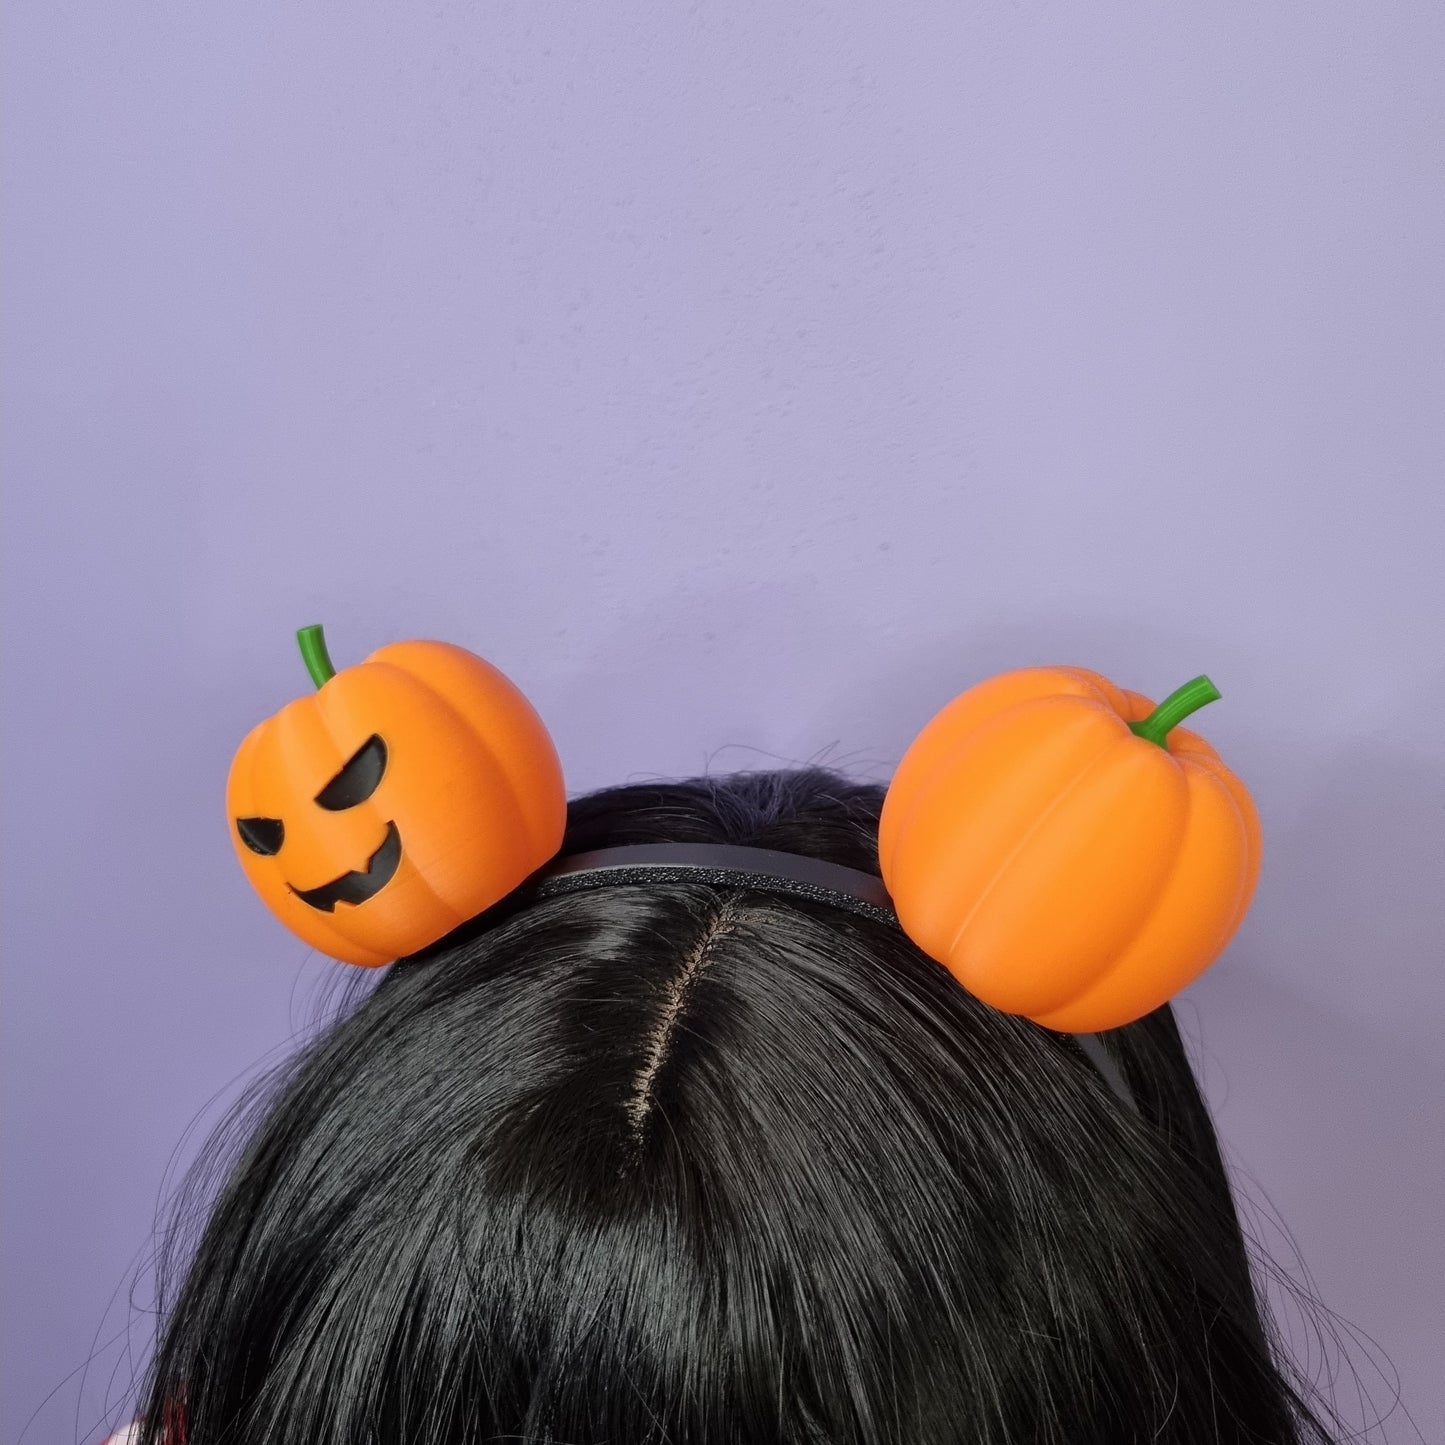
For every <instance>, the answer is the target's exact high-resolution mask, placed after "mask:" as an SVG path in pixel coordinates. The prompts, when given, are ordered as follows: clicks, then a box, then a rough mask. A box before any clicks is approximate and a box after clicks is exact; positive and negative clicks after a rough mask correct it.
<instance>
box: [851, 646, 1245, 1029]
mask: <svg viewBox="0 0 1445 1445" xmlns="http://www.w3.org/2000/svg"><path fill="white" fill-rule="evenodd" d="M1153 710H1154V704H1153V703H1151V702H1150V701H1149V700H1148V699H1147V698H1146V697H1143V696H1141V695H1140V694H1139V693H1135V692H1126V691H1123V690H1122V689H1120V688H1118V687H1115V686H1114V684H1113V683H1111V682H1110V681H1109V680H1108V679H1107V678H1105V677H1102V676H1101V675H1100V674H1098V673H1096V672H1090V671H1088V670H1087V669H1085V668H1074V667H1040V668H1022V669H1019V670H1017V671H1014V672H1008V673H1004V674H1002V675H1000V676H998V677H994V678H991V679H989V680H988V681H987V682H984V683H981V684H980V685H979V686H977V687H974V688H971V689H970V690H969V691H967V692H965V693H963V694H962V695H961V696H959V697H957V698H955V699H954V701H953V702H952V703H950V704H949V705H948V706H947V707H945V708H944V709H943V711H942V712H940V713H939V714H938V715H937V716H936V717H935V718H934V719H933V720H932V721H931V722H930V723H929V724H928V726H927V727H926V728H925V729H924V730H923V732H922V733H921V734H920V735H919V737H918V739H917V740H916V741H915V742H914V743H913V745H912V746H911V747H910V748H909V749H908V751H907V753H906V754H905V756H904V758H903V760H902V762H901V763H900V765H899V767H898V770H897V772H896V773H895V775H894V778H893V781H892V783H891V785H890V787H889V789H888V795H887V799H886V802H885V805H884V809H883V815H882V820H881V826H880V829H879V850H878V851H879V861H880V864H881V868H882V873H883V879H884V882H885V883H886V885H887V887H888V890H889V892H890V894H891V895H892V898H893V902H894V906H895V907H896V908H897V910H898V916H899V921H900V922H901V923H902V925H903V927H904V928H905V929H906V930H907V932H908V934H909V936H910V937H911V938H912V939H913V940H914V942H915V943H917V944H918V945H919V947H920V948H922V949H923V950H924V952H926V953H928V954H929V955H930V957H933V958H935V959H937V960H938V961H939V962H940V963H942V964H943V965H944V966H945V967H947V968H948V970H949V971H950V972H951V973H952V974H953V975H954V976H955V977H956V978H957V979H958V980H959V982H960V983H962V984H963V986H964V987H965V988H967V989H968V990H969V991H970V992H971V993H973V994H975V995H976V996H977V997H979V998H980V999H982V1000H983V1001H984V1002H986V1003H988V1004H991V1005H992V1006H993V1007H995V1008H998V1009H1001V1010H1003V1011H1004V1012H1006V1013H1013V1014H1022V1015H1025V1016H1027V1017H1029V1018H1032V1019H1034V1020H1035V1021H1036V1022H1038V1023H1040V1024H1043V1025H1045V1026H1046V1027H1048V1028H1052V1029H1057V1030H1060V1031H1067V1032H1074V1033H1089V1032H1094V1031H1096V1030H1099V1029H1107V1028H1115V1027H1118V1026H1120V1025H1122V1024H1125V1023H1129V1022H1132V1021H1133V1020H1134V1019H1137V1018H1140V1017H1142V1016H1143V1015H1144V1014H1146V1013H1148V1012H1150V1011H1151V1010H1152V1009H1155V1008H1157V1007H1158V1006H1159V1005H1160V1004H1162V1003H1164V1002H1165V1001H1166V1000H1168V999H1169V998H1171V997H1172V996H1173V995H1174V994H1175V993H1177V992H1178V991H1179V990H1180V989H1182V988H1184V987H1185V986H1186V985H1187V984H1188V983H1189V982H1191V981H1192V980H1193V979H1194V978H1196V977H1197V976H1198V975H1199V974H1200V973H1202V972H1203V971H1204V969H1206V968H1207V967H1208V966H1209V965H1210V964H1211V963H1212V962H1213V961H1214V959H1215V958H1216V957H1217V956H1218V955H1219V954H1220V952H1222V950H1223V949H1224V947H1225V945H1226V944H1227V943H1228V942H1229V940H1230V938H1231V937H1232V936H1233V934H1234V932H1235V930H1236V929H1237V928H1238V926H1239V924H1240V921H1241V920H1242V919H1243V917H1244V915H1245V912H1246V911H1247V909H1248V907H1249V903H1250V899H1251V897H1252V896H1253V893H1254V888H1255V884H1256V882H1257V880H1258V876H1259V866H1260V847H1261V840H1260V829H1259V820H1258V816H1257V814H1256V812H1255V808H1254V804H1253V801H1252V800H1251V798H1250V796H1249V793H1248V791H1247V790H1246V789H1245V787H1244V785H1243V784H1242V783H1241V782H1240V781H1239V779H1238V778H1236V777H1235V776H1234V774H1233V773H1231V772H1230V771H1229V769H1228V768H1226V767H1225V765H1224V764H1223V762H1222V761H1221V760H1220V758H1219V755H1218V754H1217V753H1216V752H1215V750H1214V749H1213V748H1212V747H1210V745H1209V744H1208V743H1207V742H1205V741H1204V740H1203V739H1202V738H1201V737H1199V736H1198V735H1197V734H1195V733H1193V732H1190V731H1189V730H1187V729H1186V728H1184V727H1175V728H1173V729H1172V730H1171V731H1170V732H1169V733H1168V735H1167V738H1166V744H1167V748H1166V747H1161V746H1160V745H1159V744H1158V743H1155V742H1152V741H1150V740H1148V739H1147V738H1142V737H1139V736H1137V735H1135V734H1134V733H1133V732H1131V731H1130V729H1129V724H1130V723H1131V722H1134V721H1138V720H1142V719H1143V718H1145V717H1147V716H1148V715H1149V714H1150V713H1151V712H1152V711H1153Z"/></svg>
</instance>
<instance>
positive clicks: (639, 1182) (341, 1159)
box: [145, 769, 1327, 1445]
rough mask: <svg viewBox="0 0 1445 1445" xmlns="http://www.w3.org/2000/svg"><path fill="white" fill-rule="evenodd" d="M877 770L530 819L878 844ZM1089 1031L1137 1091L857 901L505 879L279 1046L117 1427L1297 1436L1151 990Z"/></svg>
mask: <svg viewBox="0 0 1445 1445" xmlns="http://www.w3.org/2000/svg"><path fill="white" fill-rule="evenodd" d="M882 799H883V790H882V789H881V788H878V787H873V786H866V785H859V784H854V783H850V782H848V781H846V780H845V779H843V778H841V777H839V776H837V775H836V774H833V773H830V772H826V771H823V770H819V769H809V770H804V771H797V772H783V773H764V774H743V775H735V776H732V777H723V778H703V779H697V780H693V781H689V782H681V783H656V784H646V785H641V786H632V787H623V788H616V789H610V790H607V791H604V792H601V793H597V794H593V795H591V796H589V797H585V798H581V799H578V800H575V801H573V802H572V804H571V805H570V808H569V821H568V830H567V836H566V840H565V843H564V846H563V852H564V854H565V853H576V852H581V851H585V850H589V849H593V848H600V847H606V846H614V845H623V844H629V843H646V842H663V841H668V842H715V843H734V844H750V845H754V846H757V847H763V848H770V849H776V850H780V851H786V852H794V853H799V854H804V855H809V856H813V857H817V858H822V859H827V860H830V861H832V862H836V863H840V864H843V865H846V866H850V867H853V868H858V869H862V870H866V871H870V872H872V871H876V868H877V846H876V831H877V822H878V813H879V808H880V806H881V803H882ZM1106 1042H1107V1046H1108V1049H1109V1052H1110V1054H1111V1056H1112V1057H1113V1059H1114V1060H1115V1062H1116V1063H1117V1064H1118V1066H1119V1068H1120V1069H1121V1070H1122V1072H1123V1074H1124V1077H1125V1078H1126V1080H1127V1081H1128V1084H1129V1086H1130V1090H1131V1092H1132V1093H1133V1095H1134V1098H1135V1100H1136V1101H1137V1105H1138V1112H1137V1113H1135V1112H1133V1111H1132V1110H1130V1109H1129V1108H1127V1107H1125V1106H1124V1105H1123V1104H1122V1103H1121V1101H1120V1099H1119V1098H1117V1097H1116V1096H1115V1094H1114V1093H1113V1092H1111V1090H1110V1088H1109V1086H1108V1084H1107V1083H1106V1082H1105V1080H1104V1079H1103V1078H1102V1077H1101V1075H1100V1073H1099V1072H1098V1071H1097V1070H1096V1069H1095V1068H1094V1067H1093V1066H1092V1065H1091V1064H1090V1063H1089V1062H1088V1060H1087V1059H1086V1058H1085V1057H1083V1055H1081V1054H1080V1052H1079V1051H1078V1049H1077V1048H1076V1047H1074V1046H1073V1045H1072V1044H1071V1042H1070V1041H1069V1040H1068V1039H1067V1038H1066V1037H1064V1036H1060V1035H1056V1034H1053V1033H1050V1032H1048V1031H1047V1030H1045V1029H1043V1028H1041V1027H1039V1026H1038V1025H1036V1024H1033V1023H1030V1022H1028V1021H1026V1020H1021V1019H1018V1018H1015V1017H1012V1016H1008V1015H1005V1014H1002V1013H999V1012H996V1011H994V1010H993V1009H991V1008H989V1007H987V1006H985V1005H984V1004H982V1003H980V1002H979V1001H977V1000H976V999H974V998H973V997H971V996H970V995H969V994H968V993H967V992H966V991H965V990H964V989H963V988H962V987H960V986H959V985H958V984H957V983H956V982H955V981H954V980H953V978H952V977H951V976H950V975H949V974H948V973H947V972H946V971H945V970H944V969H943V968H941V967H940V966H939V965H938V964H937V963H934V962H933V961H932V960H930V959H929V958H927V957H926V956H925V955H924V954H923V953H921V952H920V951H919V950H918V949H917V948H916V947H915V946H914V945H913V944H911V943H910V942H909V941H908V939H907V938H906V937H905V936H904V935H903V934H902V933H900V932H899V931H897V930H896V929H892V928H890V927H888V926H887V925H886V924H884V923H880V922H874V921H872V920H870V919H868V918H863V917H857V916H853V915H851V914H849V913H846V912H844V911H842V910H840V909H837V908H834V907H830V906H828V905H826V904H822V903H812V902H808V901H805V900H794V899H783V898H778V897H774V896H770V895H766V894H762V893H758V892H753V891H748V890H746V889H741V888H731V887H719V886H712V885H706V884H699V883H660V882H658V883H648V884H633V885H628V886H617V887H608V888H604V889H600V890H598V891H594V892H581V893H575V894H571V895H568V896H565V897H558V898H552V899H549V900H546V901H544V902H539V903H535V904H533V905H532V906H530V907H528V908H526V909H524V910H522V911H519V912H517V913H515V914H513V915H512V916H510V917H508V918H506V919H505V920H503V921H501V922H499V923H498V924H497V925H496V926H495V927H494V928H492V929H490V930H489V931H485V932H482V933H481V934H480V935H479V936H476V937H473V938H470V939H468V940H466V941H464V942H459V943H456V944H454V945H452V946H448V947H444V948H442V949H441V950H439V951H437V952H435V953H434V954H433V955H432V956H430V957H429V958H428V959H427V960H426V961H425V962H424V963H416V964H401V965H398V966H395V967H393V968H392V969H391V970H389V971H388V973H387V974H386V975H385V976H384V977H383V978H382V979H381V981H380V984H379V985H378V986H377V987H376V988H375V989H374V990H371V991H370V992H369V993H367V994H366V996H365V997H364V998H363V999H362V1000H361V1001H360V1002H359V1004H358V1005H357V1006H356V1007H355V1008H354V1009H352V1010H351V1011H350V1012H349V1013H347V1014H346V1015H345V1016H344V1017H343V1018H342V1019H341V1020H340V1021H338V1022H337V1023H335V1024H334V1026H332V1027H331V1028H330V1029H329V1030H328V1031H327V1032H326V1033H324V1034H323V1035H322V1036H321V1037H320V1038H319V1039H318V1040H317V1041H316V1042H315V1043H313V1044H312V1045H310V1046H309V1047H307V1048H306V1049H305V1050H304V1051H303V1052H302V1054H301V1055H300V1056H298V1058H296V1059H295V1060H293V1061H292V1062H291V1063H290V1064H289V1066H288V1067H287V1069H286V1071H285V1073H284V1076H283V1078H282V1080H281V1081H280V1084H279V1087H278V1088H277V1089H276V1091H275V1092H274V1093H273V1095H272V1096H271V1097H269V1098H268V1099H267V1100H266V1106H265V1112H264V1114H263V1116H262V1117H261V1119H260V1121H259V1124H258V1126H257V1127H256V1129H255V1130H254V1132H253V1133H252V1135H251V1137H250V1138H249V1139H248V1141H247V1143H246V1145H245V1148H244V1150H243V1152H242V1153H241V1155H240V1157H239V1159H238V1160H237V1162H236V1163H235V1165H234V1167H233V1168H232V1170H231V1173H230V1175H229V1178H228V1179H227V1181H226V1183H225V1185H224V1187H223V1189H222V1190H221V1192H220V1195H219V1198H218V1200H217V1201H216V1203H215V1205H214V1208H213V1210H212V1212H211V1214H210V1218H209V1221H208V1223H207V1225H206V1228H205V1231H204V1234H203V1236H202V1238H201V1241H200V1244H199V1247H198V1249H197V1250H196V1252H195V1254H194V1257H193V1259H192V1260H190V1261H189V1262H188V1265H187V1268H186V1270H185V1273H184V1277H183V1279H182V1280H181V1281H180V1287H179V1289H178V1290H177V1291H176V1292H175V1298H174V1299H173V1300H166V1301H164V1303H165V1304H166V1305H167V1306H168V1308H167V1313H166V1318H165V1320H164V1322H163V1329H162V1338H161V1342H160V1348H159V1351H158V1353H157V1356H156V1360H155V1362H154V1365H153V1368H152V1372H151V1378H150V1380H149V1383H148V1389H147V1409H146V1415H147V1418H148V1420H149V1421H150V1422H151V1423H150V1428H149V1430H148V1432H147V1434H146V1436H145V1438H146V1440H147V1442H149V1441H151V1440H159V1439H160V1438H161V1435H162V1422H163V1420H164V1419H165V1418H167V1417H169V1418H171V1419H175V1418H177V1416H178V1414H183V1417H184V1420H185V1426H186V1428H185V1437H186V1445H222V1442H227V1445H303V1442H305V1445H333V1442H334V1445H341V1442H346V1445H363V1442H375V1445H462V1442H468V1445H471V1442H478V1445H480V1442H484V1441H509V1442H517V1441H534V1442H553V1445H603V1442H608V1445H650V1442H657V1445H663V1442H669V1445H854V1442H859V1445H861V1442H898V1445H905V1442H907V1445H945V1442H949V1445H954V1442H956V1445H964V1442H968V1445H991V1442H999V1445H1002V1442H1024V1441H1027V1442H1053V1441H1057V1442H1061V1445H1062V1442H1068V1445H1087V1442H1098V1445H1124V1442H1130V1441H1136V1440H1137V1441H1152V1442H1161V1445H1167V1442H1194V1441H1199V1442H1204V1441H1209V1442H1225V1441H1261V1442H1263V1441H1268V1442H1285V1441H1296V1440H1298V1441H1305V1440H1322V1439H1325V1438H1327V1437H1326V1436H1325V1434H1324V1432H1323V1428H1322V1427H1321V1426H1320V1425H1319V1424H1318V1423H1317V1422H1316V1421H1315V1420H1314V1419H1313V1417H1312V1416H1311V1415H1310V1414H1309V1412H1308V1410H1307V1409H1306V1408H1305V1407H1304V1406H1303V1404H1302V1403H1301V1402H1300V1401H1299V1400H1298V1398H1297V1397H1296V1395H1295V1393H1294V1391H1293V1390H1292V1388H1291V1387H1290V1385H1289V1384H1288V1383H1287V1376H1286V1374H1285V1373H1284V1371H1283V1369H1282V1367H1281V1366H1279V1365H1278V1364H1277V1363H1276V1361H1275V1359H1274V1357H1273V1355H1272V1349H1271V1343H1270V1338H1271V1337H1270V1334H1269V1331H1268V1329H1267V1327H1266V1325H1265V1324H1264V1322H1263V1321H1262V1316H1261V1308H1260V1306H1259V1304H1258V1302H1257V1298H1256V1292H1255V1290H1254V1288H1253V1287H1252V1284H1251V1278H1250V1268H1249V1262H1248V1258H1247V1254H1246V1250H1245V1246H1244V1242H1243V1239H1242V1237H1241V1233H1240V1228H1239V1225H1238V1222H1237V1218H1236V1215H1235V1212H1234V1208H1233V1205H1232V1202H1231V1199H1230V1195H1229V1189H1228V1185H1227V1182H1226V1178H1225V1174H1224V1170H1223V1167H1222V1164H1221V1161H1220V1156H1219V1153H1218V1149H1217V1147H1216V1144H1215V1139H1214V1135H1213V1132H1212V1129H1211V1125H1210V1122H1209V1117H1208V1114H1207V1111H1206V1109H1205V1106H1204V1103H1203V1101H1202V1099H1201V1096H1200V1094H1199V1091H1198V1088H1197V1085H1196V1084H1195V1081H1194V1079H1193V1076H1192V1074H1191V1072H1190V1068H1189V1065H1188V1062H1187V1059H1186V1057H1185V1054H1184V1051H1183V1048H1182V1046H1181V1042H1180V1039H1179V1035H1178V1033H1177V1030H1176V1028H1175V1025H1174V1021H1173V1016H1172V1014H1171V1012H1170V1010H1169V1009H1168V1008H1167V1007H1165V1008H1162V1009H1159V1010H1157V1011H1156V1012H1154V1013H1153V1014H1150V1015H1148V1016H1147V1017H1145V1018H1144V1019H1141V1020H1140V1021H1139V1022H1137V1023H1135V1024H1131V1025H1128V1026H1127V1027H1124V1028H1121V1029H1118V1030H1115V1031H1113V1032H1112V1033H1111V1034H1109V1035H1108V1036H1107V1040H1106ZM171 1433H172V1434H173V1435H174V1434H176V1433H178V1432H176V1431H172V1432H171Z"/></svg>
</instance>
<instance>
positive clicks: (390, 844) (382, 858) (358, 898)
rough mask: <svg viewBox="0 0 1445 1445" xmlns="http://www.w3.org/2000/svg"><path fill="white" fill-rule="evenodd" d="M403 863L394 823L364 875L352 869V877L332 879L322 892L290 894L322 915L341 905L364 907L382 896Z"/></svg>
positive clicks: (320, 889)
mask: <svg viewBox="0 0 1445 1445" xmlns="http://www.w3.org/2000/svg"><path fill="white" fill-rule="evenodd" d="M400 862H401V834H400V833H399V832H398V831H397V826H396V824H395V823H388V824H387V825H386V837H385V838H383V839H382V842H381V847H380V848H378V849H377V850H376V852H375V853H373V854H372V855H371V861H370V862H369V863H367V865H366V870H365V872H362V871H361V870H359V869H356V868H353V869H352V870H351V872H350V873H343V874H342V875H341V877H340V878H333V879H332V880H331V882H330V883H323V884H322V885H321V887H320V888H305V889H303V888H292V889H291V891H292V892H293V893H294V894H295V895H296V896H297V897H298V898H299V899H300V900H301V901H302V902H303V903H309V904H310V905H311V906H312V907H313V908H319V909H320V910H321V911H322V912H323V913H333V912H335V910H336V905H337V904H338V903H352V904H356V903H365V902H366V900H367V899H368V898H370V897H371V896H372V895H373V894H375V893H379V892H380V891H381V890H382V889H383V888H385V887H386V885H387V884H388V883H390V882H391V876H392V874H393V873H395V872H396V865H397V864H398V863H400Z"/></svg>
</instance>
